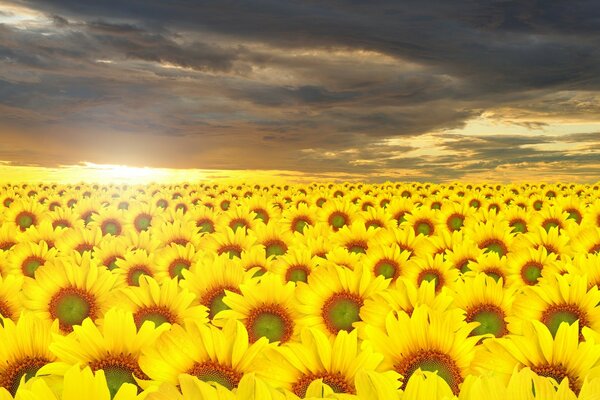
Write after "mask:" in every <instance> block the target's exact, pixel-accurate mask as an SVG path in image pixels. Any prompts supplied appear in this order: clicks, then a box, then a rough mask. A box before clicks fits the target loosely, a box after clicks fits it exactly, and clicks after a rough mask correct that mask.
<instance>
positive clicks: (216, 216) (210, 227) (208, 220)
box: [189, 206, 224, 234]
mask: <svg viewBox="0 0 600 400" xmlns="http://www.w3.org/2000/svg"><path fill="white" fill-rule="evenodd" d="M189 217H190V219H191V220H193V221H195V223H196V226H197V227H198V231H199V232H200V233H206V234H210V233H213V232H215V230H216V229H217V227H219V226H223V225H224V222H223V218H224V217H223V215H222V214H221V213H217V212H215V211H214V210H211V209H210V208H208V207H203V206H198V207H194V208H193V209H192V210H191V211H190V213H189Z"/></svg>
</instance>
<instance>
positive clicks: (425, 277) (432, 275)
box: [417, 268, 444, 292]
mask: <svg viewBox="0 0 600 400" xmlns="http://www.w3.org/2000/svg"><path fill="white" fill-rule="evenodd" d="M423 281H427V282H431V281H433V282H435V291H436V292H439V291H440V290H441V289H442V286H444V277H443V276H442V275H441V274H440V271H438V270H437V269H433V268H429V269H424V270H422V271H421V272H420V273H419V275H418V276H417V286H418V287H420V286H421V283H423Z"/></svg>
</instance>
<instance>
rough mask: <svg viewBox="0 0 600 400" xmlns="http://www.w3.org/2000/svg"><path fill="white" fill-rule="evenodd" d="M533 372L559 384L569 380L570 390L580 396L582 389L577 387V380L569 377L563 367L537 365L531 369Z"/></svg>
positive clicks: (559, 365) (560, 365)
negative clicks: (566, 379)
mask: <svg viewBox="0 0 600 400" xmlns="http://www.w3.org/2000/svg"><path fill="white" fill-rule="evenodd" d="M531 370H532V371H533V372H535V373H536V374H538V375H539V376H545V377H547V378H552V379H554V380H555V381H556V382H557V383H559V384H560V383H561V382H562V380H563V379H565V378H569V388H570V389H571V390H572V391H573V393H575V394H579V390H580V388H579V387H578V385H577V379H576V378H575V377H571V376H569V374H568V373H567V369H566V368H565V367H564V366H563V365H562V364H558V365H536V366H533V367H531Z"/></svg>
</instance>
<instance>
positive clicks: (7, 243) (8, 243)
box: [0, 240, 17, 251]
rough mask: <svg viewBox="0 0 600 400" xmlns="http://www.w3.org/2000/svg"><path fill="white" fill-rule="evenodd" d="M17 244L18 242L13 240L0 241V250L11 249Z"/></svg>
mask: <svg viewBox="0 0 600 400" xmlns="http://www.w3.org/2000/svg"><path fill="white" fill-rule="evenodd" d="M15 244H17V243H16V242H13V241H12V240H4V241H2V242H0V250H4V251H6V250H10V249H11V248H12V247H13V246H14V245H15Z"/></svg>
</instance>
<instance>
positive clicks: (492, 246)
mask: <svg viewBox="0 0 600 400" xmlns="http://www.w3.org/2000/svg"><path fill="white" fill-rule="evenodd" d="M480 248H483V249H485V252H486V253H490V252H494V253H496V254H498V255H499V256H500V257H502V256H504V255H505V254H506V253H507V251H508V250H507V249H506V245H505V244H504V243H503V242H501V241H500V240H498V239H490V240H487V241H485V242H484V243H483V244H482V245H481V247H480Z"/></svg>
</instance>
